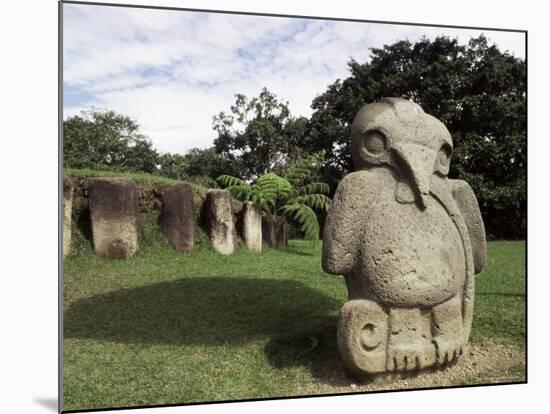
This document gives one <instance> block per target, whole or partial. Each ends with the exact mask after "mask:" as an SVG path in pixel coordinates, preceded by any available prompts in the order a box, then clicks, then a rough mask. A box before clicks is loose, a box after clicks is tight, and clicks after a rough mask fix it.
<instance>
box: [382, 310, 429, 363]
mask: <svg viewBox="0 0 550 414" xmlns="http://www.w3.org/2000/svg"><path fill="white" fill-rule="evenodd" d="M435 362H436V360H435V348H434V345H433V343H432V341H431V321H430V315H429V313H428V312H426V311H423V310H422V309H420V308H392V309H391V310H390V335H389V341H388V356H387V361H386V369H387V370H388V371H393V372H395V371H416V370H420V369H422V368H426V367H429V366H432V365H434V364H435Z"/></svg>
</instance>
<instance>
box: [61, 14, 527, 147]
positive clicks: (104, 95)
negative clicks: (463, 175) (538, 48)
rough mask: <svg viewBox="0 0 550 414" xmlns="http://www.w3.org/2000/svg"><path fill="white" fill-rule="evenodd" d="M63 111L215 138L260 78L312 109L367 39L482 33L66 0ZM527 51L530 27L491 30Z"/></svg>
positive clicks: (184, 139) (190, 138) (175, 137)
mask: <svg viewBox="0 0 550 414" xmlns="http://www.w3.org/2000/svg"><path fill="white" fill-rule="evenodd" d="M63 10H64V16H63V18H64V20H63V64H64V65H63V79H64V82H63V84H64V116H65V118H66V117H68V116H71V115H74V114H78V113H79V112H80V111H81V110H86V109H89V108H90V107H91V106H95V107H100V108H107V109H113V110H115V111H117V112H121V113H124V114H127V115H130V116H131V117H133V118H134V119H136V120H137V122H138V123H139V124H140V126H141V130H142V132H144V133H145V134H147V135H148V136H149V137H150V138H151V139H152V140H153V143H154V145H155V147H156V148H157V149H158V150H159V151H160V152H180V153H184V152H186V151H187V150H189V149H190V148H193V147H200V148H205V147H208V146H210V145H212V143H213V140H214V138H215V136H216V135H215V132H214V131H213V130H212V117H213V116H214V115H215V114H217V113H219V112H220V111H228V109H229V107H230V105H231V104H232V103H233V102H234V95H235V94H237V93H244V94H245V95H247V96H256V95H257V94H258V93H259V92H260V90H261V88H262V87H263V86H265V87H267V88H268V89H270V90H271V91H272V92H274V93H275V94H276V95H277V96H278V97H280V98H281V99H283V100H285V101H289V106H290V109H291V112H292V113H293V114H294V115H305V116H309V115H310V114H311V108H310V104H311V101H312V99H313V98H314V97H315V96H316V95H317V94H319V93H322V92H323V91H324V90H325V89H326V87H327V85H329V84H330V83H332V82H334V81H335V80H336V79H337V78H345V77H347V76H348V75H349V72H348V70H347V62H348V61H349V60H350V59H352V58H353V59H355V60H356V61H359V62H365V61H367V60H368V59H369V48H370V47H381V46H382V45H384V44H388V43H393V42H395V41H396V40H401V39H406V38H407V39H409V40H411V41H415V40H418V39H420V38H421V37H422V36H424V35H425V36H427V37H429V38H434V37H436V36H437V35H439V34H445V35H448V36H451V37H457V38H458V40H459V42H460V43H466V42H467V41H468V40H469V39H470V38H471V37H472V36H478V35H479V34H480V33H481V32H480V31H477V30H466V29H442V28H431V27H430V28H427V27H426V28H425V27H418V26H403V25H389V24H372V23H352V22H333V21H322V20H303V19H294V18H279V17H258V16H242V15H227V14H214V13H197V12H185V11H171V10H150V9H133V8H123V7H105V6H90V5H76V4H65V5H64V6H63ZM484 33H485V35H486V36H487V37H488V38H489V39H490V40H491V41H493V42H495V43H496V44H497V45H498V46H499V48H500V49H501V50H508V51H509V52H510V53H513V54H514V55H516V56H518V57H522V58H523V57H524V55H525V51H524V35H523V34H520V33H509V32H491V31H485V32H484Z"/></svg>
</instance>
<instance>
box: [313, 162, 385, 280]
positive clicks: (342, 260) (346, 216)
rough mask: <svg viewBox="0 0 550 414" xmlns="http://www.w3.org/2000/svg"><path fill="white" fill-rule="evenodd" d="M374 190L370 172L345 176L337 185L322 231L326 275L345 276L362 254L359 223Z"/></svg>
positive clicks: (373, 181)
mask: <svg viewBox="0 0 550 414" xmlns="http://www.w3.org/2000/svg"><path fill="white" fill-rule="evenodd" d="M377 187H378V186H377V183H376V180H374V179H373V177H372V173H370V172H369V171H357V172H354V173H351V174H348V175H346V176H345V177H344V178H343V179H342V181H340V184H339V185H338V188H337V189H336V192H335V193H334V197H333V199H332V204H331V207H330V210H329V213H328V215H327V219H326V222H325V227H324V229H323V261H322V263H323V269H324V270H325V272H327V273H332V274H336V275H345V274H348V273H350V271H351V270H352V269H353V268H354V266H355V264H356V262H357V259H358V256H359V254H360V251H361V249H360V246H359V242H360V239H361V234H362V231H363V227H364V226H363V224H362V222H363V220H364V218H365V217H366V214H367V213H366V210H367V208H368V207H369V206H370V204H371V203H372V201H373V199H374V197H375V196H376V194H377Z"/></svg>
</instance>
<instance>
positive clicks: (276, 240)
mask: <svg viewBox="0 0 550 414" xmlns="http://www.w3.org/2000/svg"><path fill="white" fill-rule="evenodd" d="M262 239H263V241H264V242H265V243H266V244H267V245H268V246H270V247H272V248H274V249H279V248H281V247H286V246H288V224H287V222H286V219H285V218H284V217H281V216H275V217H262Z"/></svg>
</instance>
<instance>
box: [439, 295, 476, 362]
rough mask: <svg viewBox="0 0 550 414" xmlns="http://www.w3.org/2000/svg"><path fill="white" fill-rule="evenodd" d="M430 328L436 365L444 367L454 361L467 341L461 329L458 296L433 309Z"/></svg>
mask: <svg viewBox="0 0 550 414" xmlns="http://www.w3.org/2000/svg"><path fill="white" fill-rule="evenodd" d="M432 328H433V329H432V332H433V342H434V345H435V348H436V360H437V365H440V366H441V365H445V364H448V363H450V362H453V361H454V360H456V359H457V358H458V357H459V356H460V355H461V354H462V347H463V346H464V344H465V343H466V342H467V341H468V338H466V337H465V334H464V329H463V321H462V298H461V296H460V295H456V296H454V297H453V298H451V299H449V300H448V301H446V302H443V303H441V304H439V305H437V306H434V307H433V309H432Z"/></svg>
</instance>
